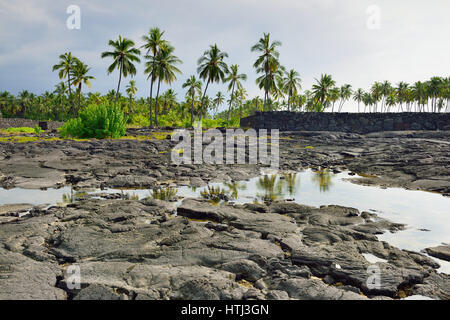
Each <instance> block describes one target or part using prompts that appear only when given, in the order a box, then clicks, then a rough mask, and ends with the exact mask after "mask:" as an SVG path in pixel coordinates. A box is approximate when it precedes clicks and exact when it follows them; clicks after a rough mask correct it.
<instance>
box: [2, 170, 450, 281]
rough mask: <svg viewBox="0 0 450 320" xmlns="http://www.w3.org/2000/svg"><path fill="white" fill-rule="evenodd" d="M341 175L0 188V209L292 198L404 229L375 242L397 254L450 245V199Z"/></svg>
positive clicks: (447, 268)
mask: <svg viewBox="0 0 450 320" xmlns="http://www.w3.org/2000/svg"><path fill="white" fill-rule="evenodd" d="M346 178H351V176H349V174H348V173H347V172H342V173H338V174H334V173H332V172H329V171H327V170H322V171H312V170H307V171H303V172H299V173H289V174H265V175H262V176H260V177H257V178H253V179H250V180H248V181H239V182H228V183H212V184H210V185H209V189H208V187H202V188H193V187H188V186H182V187H177V188H166V189H156V190H119V189H107V190H98V189H90V190H86V191H83V192H80V191H78V192H77V191H74V190H72V189H71V188H70V187H65V188H61V189H48V190H45V191H42V190H27V189H10V190H4V189H0V204H11V203H31V204H35V205H38V204H45V203H47V204H56V203H58V202H59V203H63V202H65V203H67V202H71V201H76V198H77V196H82V195H83V194H85V193H84V192H88V193H98V192H106V193H122V194H124V195H126V194H128V195H130V196H133V197H135V198H139V199H142V198H144V197H155V198H160V199H168V198H174V197H176V196H179V197H180V196H181V197H184V198H186V197H200V196H202V194H203V196H209V197H210V198H216V199H217V200H219V199H222V198H223V197H224V196H226V197H228V198H229V199H230V200H231V201H233V202H235V203H248V202H254V201H258V202H262V201H271V200H279V199H292V200H293V201H295V202H297V203H301V204H305V205H311V206H321V205H329V204H336V205H342V206H348V207H354V208H357V209H359V210H360V211H369V212H374V213H376V214H377V215H378V216H380V217H382V218H386V219H389V220H390V221H393V222H396V223H403V224H406V225H407V229H406V230H404V231H399V232H396V233H390V232H386V233H384V234H383V235H379V236H378V238H379V239H380V240H383V241H387V242H388V243H390V244H391V245H393V246H396V247H398V248H401V249H408V250H413V251H421V250H423V249H424V248H427V247H431V246H437V245H440V244H441V243H450V209H449V208H450V198H447V197H443V196H442V195H439V194H436V193H431V192H424V191H412V190H405V189H401V188H387V189H382V188H379V187H373V186H361V185H357V184H353V183H351V182H349V181H346V180H345V179H346ZM436 261H438V262H439V263H440V264H441V266H442V268H441V269H440V271H441V272H446V273H450V262H446V261H442V260H438V259H436Z"/></svg>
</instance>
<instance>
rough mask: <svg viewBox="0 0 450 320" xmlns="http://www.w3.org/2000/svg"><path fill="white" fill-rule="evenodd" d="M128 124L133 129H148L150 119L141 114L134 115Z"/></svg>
mask: <svg viewBox="0 0 450 320" xmlns="http://www.w3.org/2000/svg"><path fill="white" fill-rule="evenodd" d="M128 124H129V125H130V126H132V127H148V126H149V125H150V119H149V118H148V117H146V116H144V115H143V114H141V113H138V114H133V115H132V116H131V118H130V121H129V123H128Z"/></svg>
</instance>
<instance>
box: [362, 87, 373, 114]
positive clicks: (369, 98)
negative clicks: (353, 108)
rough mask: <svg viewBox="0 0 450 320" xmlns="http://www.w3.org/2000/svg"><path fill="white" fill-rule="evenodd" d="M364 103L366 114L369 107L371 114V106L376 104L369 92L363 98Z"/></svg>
mask: <svg viewBox="0 0 450 320" xmlns="http://www.w3.org/2000/svg"><path fill="white" fill-rule="evenodd" d="M362 102H363V103H364V112H366V108H367V107H369V112H370V111H371V109H370V108H371V106H372V104H373V103H374V102H373V99H372V95H371V94H370V93H368V92H365V93H364V94H363V96H362Z"/></svg>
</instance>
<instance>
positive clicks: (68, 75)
mask: <svg viewBox="0 0 450 320" xmlns="http://www.w3.org/2000/svg"><path fill="white" fill-rule="evenodd" d="M67 84H68V86H69V99H70V105H71V107H72V113H73V116H74V117H75V107H74V105H73V98H72V88H71V85H70V69H69V71H68V72H67Z"/></svg>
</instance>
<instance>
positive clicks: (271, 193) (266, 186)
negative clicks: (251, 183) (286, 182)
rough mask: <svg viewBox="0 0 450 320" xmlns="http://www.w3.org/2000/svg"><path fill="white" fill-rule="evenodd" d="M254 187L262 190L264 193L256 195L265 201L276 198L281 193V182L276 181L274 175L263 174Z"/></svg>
mask: <svg viewBox="0 0 450 320" xmlns="http://www.w3.org/2000/svg"><path fill="white" fill-rule="evenodd" d="M256 187H257V188H258V189H259V190H262V191H264V195H260V194H259V195H258V194H257V196H258V197H261V198H262V200H263V201H264V202H266V203H267V202H268V203H270V202H272V201H273V200H276V199H278V198H279V197H280V196H281V193H282V183H279V182H278V183H277V176H276V175H270V176H269V175H265V176H264V177H261V178H259V179H258V181H257V182H256Z"/></svg>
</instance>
